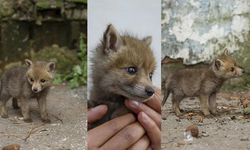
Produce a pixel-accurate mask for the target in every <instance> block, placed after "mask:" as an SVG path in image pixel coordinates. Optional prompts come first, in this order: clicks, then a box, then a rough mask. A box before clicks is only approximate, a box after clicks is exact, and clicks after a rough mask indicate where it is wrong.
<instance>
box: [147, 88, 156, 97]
mask: <svg viewBox="0 0 250 150" xmlns="http://www.w3.org/2000/svg"><path fill="white" fill-rule="evenodd" d="M146 92H147V94H148V96H152V95H153V94H154V93H155V90H154V89H152V88H148V89H146Z"/></svg>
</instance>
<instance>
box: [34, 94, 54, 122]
mask: <svg viewBox="0 0 250 150" xmlns="http://www.w3.org/2000/svg"><path fill="white" fill-rule="evenodd" d="M37 101H38V107H39V110H40V115H41V118H42V122H43V123H51V121H50V119H49V118H48V116H47V111H46V98H38V99H37Z"/></svg>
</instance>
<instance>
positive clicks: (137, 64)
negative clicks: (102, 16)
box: [88, 25, 156, 129]
mask: <svg viewBox="0 0 250 150" xmlns="http://www.w3.org/2000/svg"><path fill="white" fill-rule="evenodd" d="M151 40H152V38H151V37H147V38H145V39H143V40H139V39H137V38H134V37H131V36H129V35H124V36H121V35H120V34H119V33H118V31H117V30H116V29H115V28H114V26H112V25H109V26H108V28H107V29H106V31H105V33H104V36H103V40H102V41H101V44H100V45H99V46H98V47H97V48H96V50H95V52H94V56H93V58H92V63H93V65H92V78H93V88H92V90H91V93H90V100H91V101H88V107H94V106H96V105H100V104H105V105H107V106H108V112H107V113H106V114H105V115H104V116H103V117H102V118H101V119H100V120H98V121H97V122H95V123H92V124H91V125H90V126H89V129H91V128H94V127H96V126H98V125H100V124H102V123H104V122H106V121H108V120H110V119H112V118H115V117H118V116H121V115H124V114H126V113H128V112H130V111H129V110H128V109H127V108H126V106H125V104H124V100H125V98H129V99H132V100H136V101H139V102H145V101H146V100H148V99H150V98H152V97H153V96H154V89H153V85H152V75H153V72H154V70H155V67H156V62H155V57H154V55H153V52H152V50H151V49H150V47H149V45H150V43H151Z"/></svg>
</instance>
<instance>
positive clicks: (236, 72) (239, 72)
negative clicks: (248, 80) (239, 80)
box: [235, 67, 244, 77]
mask: <svg viewBox="0 0 250 150" xmlns="http://www.w3.org/2000/svg"><path fill="white" fill-rule="evenodd" d="M243 73H244V70H243V69H241V68H239V67H237V68H235V76H236V77H238V76H242V75H243Z"/></svg>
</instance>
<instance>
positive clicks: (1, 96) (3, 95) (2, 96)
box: [0, 91, 11, 118]
mask: <svg viewBox="0 0 250 150" xmlns="http://www.w3.org/2000/svg"><path fill="white" fill-rule="evenodd" d="M10 97H11V96H10V95H9V94H8V93H6V92H3V91H2V92H1V94H0V102H1V117H2V118H8V114H7V111H6V103H7V101H8V100H9V99H10Z"/></svg>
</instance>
